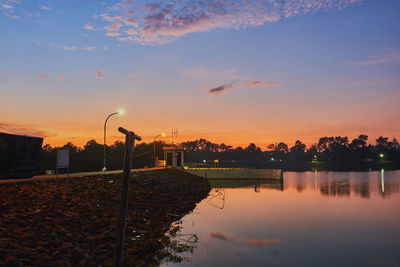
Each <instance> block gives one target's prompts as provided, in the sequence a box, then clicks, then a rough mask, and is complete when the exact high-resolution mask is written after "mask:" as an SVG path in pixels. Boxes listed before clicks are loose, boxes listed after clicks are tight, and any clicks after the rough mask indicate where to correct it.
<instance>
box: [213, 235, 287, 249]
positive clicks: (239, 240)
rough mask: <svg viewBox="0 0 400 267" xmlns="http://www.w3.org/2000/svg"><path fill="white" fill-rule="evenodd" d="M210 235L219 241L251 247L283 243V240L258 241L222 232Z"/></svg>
mask: <svg viewBox="0 0 400 267" xmlns="http://www.w3.org/2000/svg"><path fill="white" fill-rule="evenodd" d="M209 235H210V237H212V238H216V239H219V240H223V241H228V242H232V243H244V244H247V245H251V246H262V245H267V244H279V243H281V240H280V239H278V238H271V239H268V238H264V239H258V238H247V237H237V236H235V235H233V234H230V233H225V232H222V231H215V232H210V234H209Z"/></svg>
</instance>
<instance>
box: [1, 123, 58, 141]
mask: <svg viewBox="0 0 400 267" xmlns="http://www.w3.org/2000/svg"><path fill="white" fill-rule="evenodd" d="M38 128H42V127H38V126H34V125H19V124H15V123H2V122H0V129H1V130H2V131H5V132H8V133H11V134H21V135H30V136H39V137H53V136H57V134H56V133H53V132H50V131H44V130H38ZM42 129H43V128H42Z"/></svg>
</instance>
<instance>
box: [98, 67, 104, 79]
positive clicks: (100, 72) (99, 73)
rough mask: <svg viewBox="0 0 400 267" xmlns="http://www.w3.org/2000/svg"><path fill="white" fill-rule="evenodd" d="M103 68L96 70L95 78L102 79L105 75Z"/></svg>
mask: <svg viewBox="0 0 400 267" xmlns="http://www.w3.org/2000/svg"><path fill="white" fill-rule="evenodd" d="M103 72H104V69H100V70H96V78H97V79H104V78H105V77H106V76H105V75H104V74H103Z"/></svg>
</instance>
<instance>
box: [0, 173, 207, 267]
mask: <svg viewBox="0 0 400 267" xmlns="http://www.w3.org/2000/svg"><path fill="white" fill-rule="evenodd" d="M120 178H121V176H120V175H114V174H107V175H101V176H100V175H99V176H94V177H84V178H81V179H62V180H61V182H60V185H59V194H56V186H55V182H54V181H28V182H23V183H16V184H0V221H1V222H0V265H7V266H24V265H28V266H29V265H47V266H50V265H51V266H56V265H59V266H76V265H102V266H113V264H114V260H113V257H114V254H115V240H116V230H117V225H118V218H119V203H120V192H121V179H120ZM67 182H68V183H67ZM209 191H210V185H209V183H208V181H207V179H204V178H201V177H198V176H195V175H191V174H188V173H184V172H181V171H178V170H170V169H163V170H152V171H143V172H137V173H132V174H131V179H130V187H129V210H128V217H127V228H126V242H125V253H124V265H128V266H131V265H157V264H159V263H160V262H161V260H163V259H164V258H168V257H170V256H173V255H170V252H167V250H165V249H164V248H165V247H166V246H167V245H168V240H166V239H167V238H168V237H167V236H166V233H167V232H168V230H169V229H170V226H171V225H172V224H173V223H174V222H176V221H178V220H180V219H181V218H182V217H183V216H185V215H186V214H187V213H189V212H191V211H192V210H193V209H194V208H195V207H196V204H197V203H198V202H200V201H201V200H202V199H203V198H205V197H206V196H207V195H208V193H209Z"/></svg>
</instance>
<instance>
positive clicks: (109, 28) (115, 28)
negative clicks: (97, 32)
mask: <svg viewBox="0 0 400 267" xmlns="http://www.w3.org/2000/svg"><path fill="white" fill-rule="evenodd" d="M121 26H122V24H121V23H119V22H115V23H113V24H111V25H108V26H106V27H104V29H105V30H106V31H108V32H116V31H118V30H119V28H120V27H121Z"/></svg>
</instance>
